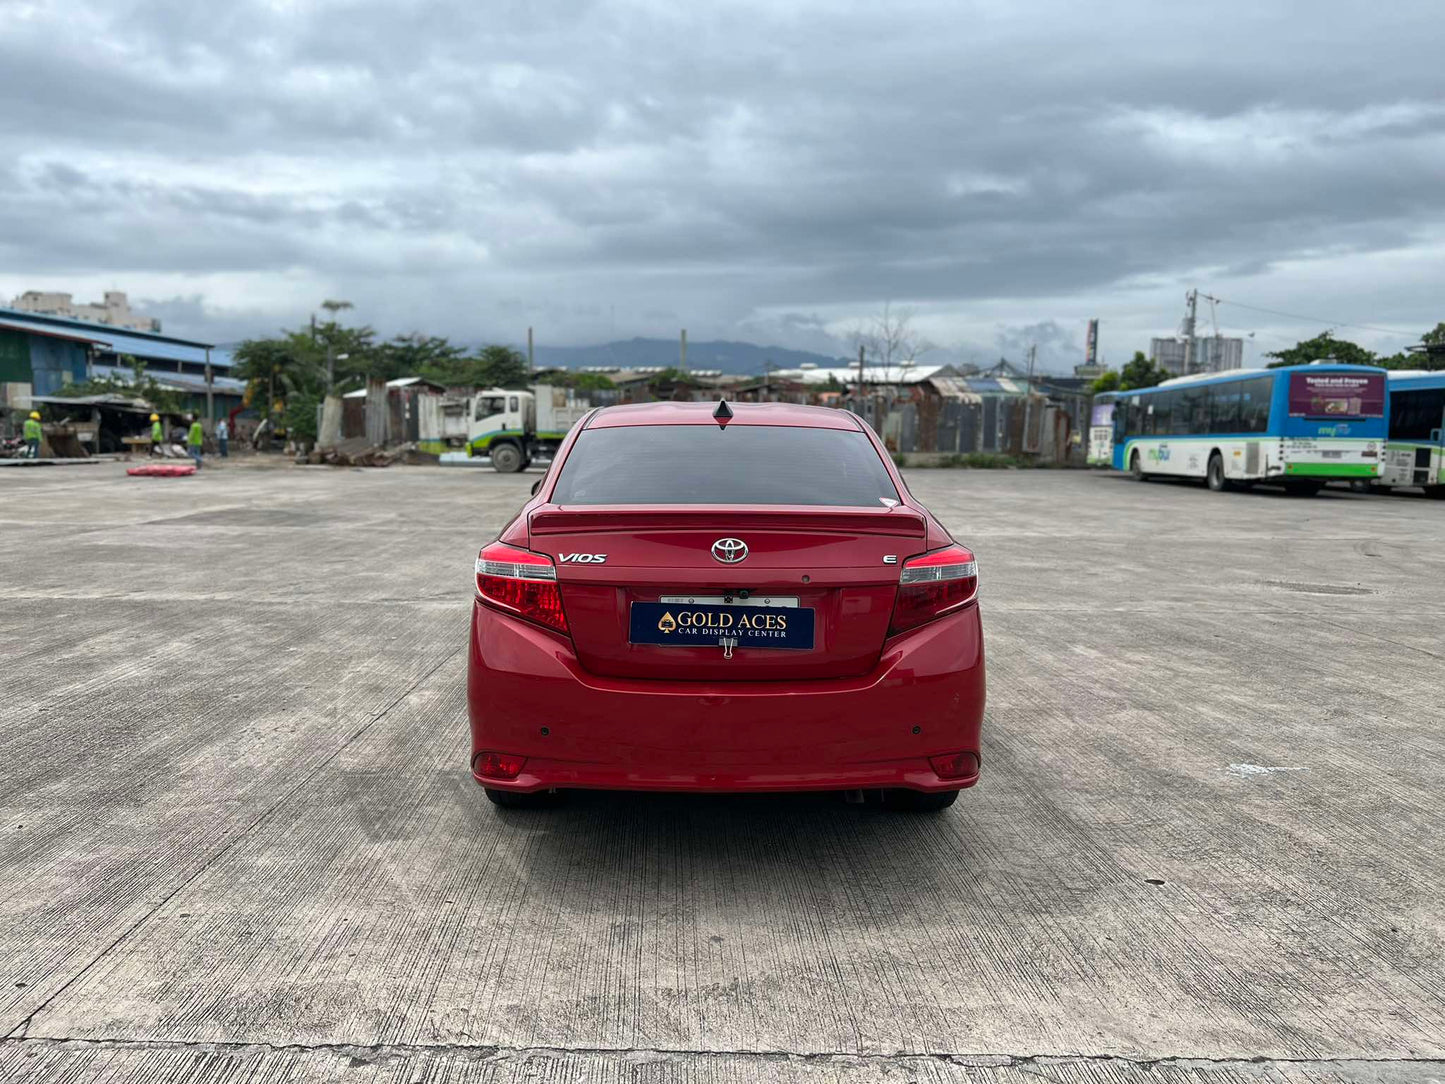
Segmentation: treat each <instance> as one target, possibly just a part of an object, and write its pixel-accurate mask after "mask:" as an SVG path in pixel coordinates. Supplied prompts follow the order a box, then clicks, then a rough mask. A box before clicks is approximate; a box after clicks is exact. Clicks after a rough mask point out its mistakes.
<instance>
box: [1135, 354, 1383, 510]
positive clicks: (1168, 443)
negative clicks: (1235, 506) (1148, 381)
mask: <svg viewBox="0 0 1445 1084" xmlns="http://www.w3.org/2000/svg"><path fill="white" fill-rule="evenodd" d="M1388 413H1389V408H1388V403H1387V402H1386V398H1385V370H1384V369H1379V368H1376V367H1374V366H1370V365H1341V364H1334V363H1315V364H1311V365H1297V366H1292V367H1289V368H1282V369H1237V370H1234V371H1232V372H1225V373H1200V374H1198V375H1195V376H1181V377H1176V378H1175V379H1173V380H1166V381H1165V382H1164V383H1162V384H1160V385H1159V386H1158V387H1154V388H1141V389H1139V390H1138V391H1130V392H1125V393H1124V394H1123V395H1121V396H1120V397H1119V401H1118V403H1117V404H1116V405H1115V409H1114V469H1115V470H1122V471H1129V472H1130V473H1131V474H1133V475H1134V477H1136V478H1139V479H1141V480H1143V479H1148V478H1150V477H1154V476H1172V477H1183V478H1202V479H1204V480H1205V482H1206V483H1207V484H1208V486H1209V488H1210V489H1213V490H1221V489H1230V488H1233V487H1236V486H1250V485H1253V484H1255V483H1256V482H1265V483H1270V484H1274V485H1283V486H1284V487H1285V488H1286V489H1288V490H1290V491H1291V492H1296V493H1317V492H1319V490H1320V489H1321V488H1322V487H1323V486H1324V484H1325V483H1326V482H1333V481H1356V480H1369V481H1376V480H1378V478H1379V476H1380V470H1381V463H1382V459H1381V453H1382V452H1383V451H1384V448H1385V438H1386V433H1387V422H1388Z"/></svg>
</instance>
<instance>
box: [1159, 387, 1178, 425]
mask: <svg viewBox="0 0 1445 1084" xmlns="http://www.w3.org/2000/svg"><path fill="white" fill-rule="evenodd" d="M1176 396H1177V393H1176V392H1172V391H1159V392H1155V393H1154V432H1156V433H1163V434H1166V435H1168V434H1172V433H1173V432H1174V400H1175V398H1176Z"/></svg>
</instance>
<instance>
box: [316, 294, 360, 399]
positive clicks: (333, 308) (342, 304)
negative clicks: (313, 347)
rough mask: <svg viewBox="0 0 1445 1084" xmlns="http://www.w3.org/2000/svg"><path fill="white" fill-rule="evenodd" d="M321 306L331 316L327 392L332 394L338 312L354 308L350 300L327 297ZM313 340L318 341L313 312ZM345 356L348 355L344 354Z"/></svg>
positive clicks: (327, 350)
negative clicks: (334, 332)
mask: <svg viewBox="0 0 1445 1084" xmlns="http://www.w3.org/2000/svg"><path fill="white" fill-rule="evenodd" d="M321 307H322V308H323V309H325V310H326V311H327V313H329V314H330V316H331V323H330V326H329V327H328V328H327V331H326V394H327V395H330V394H331V393H332V391H333V390H335V387H336V359H335V358H334V357H333V356H332V355H333V354H334V353H335V349H336V347H335V344H334V343H333V342H332V339H333V338H334V336H333V335H332V332H333V331H334V330H335V329H336V314H337V313H338V312H343V311H345V310H346V309H350V308H354V307H355V306H353V305H352V304H351V302H350V301H334V300H332V299H331V298H327V299H326V300H325V301H323V302H321ZM311 341H312V342H315V341H316V314H315V313H314V312H313V313H312V314H311ZM342 356H343V357H345V356H346V355H342Z"/></svg>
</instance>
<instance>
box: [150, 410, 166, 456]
mask: <svg viewBox="0 0 1445 1084" xmlns="http://www.w3.org/2000/svg"><path fill="white" fill-rule="evenodd" d="M165 439H166V431H165V430H164V429H163V428H162V427H161V416H160V415H159V414H152V415H151V455H163V454H165V453H163V452H162V451H161V444H162V443H163V442H164V441H165Z"/></svg>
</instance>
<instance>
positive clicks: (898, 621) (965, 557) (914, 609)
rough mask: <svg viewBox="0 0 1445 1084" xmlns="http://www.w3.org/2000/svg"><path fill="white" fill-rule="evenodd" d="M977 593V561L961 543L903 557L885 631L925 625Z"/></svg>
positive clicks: (897, 630) (895, 633)
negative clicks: (914, 555) (890, 613)
mask: <svg viewBox="0 0 1445 1084" xmlns="http://www.w3.org/2000/svg"><path fill="white" fill-rule="evenodd" d="M977 594H978V562H977V561H976V560H974V557H973V553H972V552H970V551H969V550H966V549H964V548H963V547H962V546H945V547H944V548H943V549H941V550H934V551H933V552H932V553H925V554H923V556H921V557H914V558H913V559H911V560H908V561H904V562H903V569H902V572H901V574H900V575H899V577H898V599H897V601H896V602H894V603H893V620H892V622H891V623H890V624H889V626H888V635H889V636H895V635H897V634H898V633H900V632H907V631H908V630H909V629H916V628H917V627H918V626H919V625H925V624H927V623H928V622H930V621H932V620H933V619H934V618H936V617H942V616H943V615H944V614H946V613H951V612H952V611H954V610H956V609H958V608H959V607H960V606H962V605H964V604H965V603H967V602H972V601H973V599H974V596H975V595H977Z"/></svg>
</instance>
